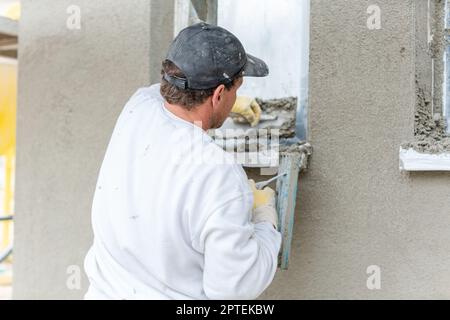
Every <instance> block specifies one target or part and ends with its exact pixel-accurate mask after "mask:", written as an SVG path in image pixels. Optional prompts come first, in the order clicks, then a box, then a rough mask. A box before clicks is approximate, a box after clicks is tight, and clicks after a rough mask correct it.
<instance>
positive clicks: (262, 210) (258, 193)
mask: <svg viewBox="0 0 450 320" xmlns="http://www.w3.org/2000/svg"><path fill="white" fill-rule="evenodd" d="M248 183H249V185H250V188H251V189H252V191H253V213H252V221H253V223H258V222H264V221H265V222H270V223H271V224H272V225H273V226H274V227H275V229H277V227H278V215H277V211H276V209H275V191H274V190H273V189H272V188H269V187H265V188H264V189H263V190H257V189H256V186H255V181H253V180H251V179H250V180H249V181H248Z"/></svg>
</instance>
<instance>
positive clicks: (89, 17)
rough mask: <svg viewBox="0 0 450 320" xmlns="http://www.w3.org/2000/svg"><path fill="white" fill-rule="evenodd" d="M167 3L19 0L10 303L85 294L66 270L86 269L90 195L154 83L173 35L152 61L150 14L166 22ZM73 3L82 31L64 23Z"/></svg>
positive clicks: (158, 43) (83, 286) (162, 36)
mask: <svg viewBox="0 0 450 320" xmlns="http://www.w3.org/2000/svg"><path fill="white" fill-rule="evenodd" d="M164 3H169V1H167V2H166V1H164V2H162V1H159V2H155V1H153V2H149V1H147V0H137V1H133V4H132V5H130V4H126V3H124V2H122V1H88V0H79V1H76V2H73V1H66V0H60V1H50V0H39V1H37V0H34V1H33V0H24V1H22V19H21V24H20V50H19V52H20V53H19V55H20V56H19V59H20V67H19V106H18V148H17V149H18V152H17V180H16V212H17V214H16V220H15V245H14V284H13V292H14V293H13V294H14V298H33V299H36V298H45V299H46V298H79V297H81V296H82V294H84V291H85V290H86V288H87V281H86V279H85V278H84V272H83V271H82V269H81V273H82V275H83V278H82V281H81V288H80V290H69V289H68V288H67V287H66V281H67V278H68V274H67V273H66V272H67V268H68V267H69V266H70V265H76V266H79V267H80V268H82V264H83V258H84V255H85V253H86V250H87V249H88V247H89V245H90V243H91V239H92V235H91V225H90V207H91V201H92V196H93V191H94V188H95V182H96V179H97V174H98V170H99V168H100V164H101V161H102V158H103V155H104V152H105V150H106V146H107V143H108V141H109V138H110V135H111V132H112V129H113V127H114V124H115V121H116V119H117V116H118V115H119V112H120V111H121V109H122V107H123V105H124V104H125V102H126V101H127V100H128V98H129V97H130V96H131V95H132V94H133V92H134V91H135V90H136V89H137V88H139V87H141V86H145V85H148V83H149V82H150V81H154V80H156V79H157V77H158V73H159V70H157V69H158V67H157V66H156V65H157V64H156V62H154V60H157V61H158V64H159V63H160V61H161V57H160V56H159V55H160V53H161V52H162V51H165V49H166V48H164V44H165V43H167V41H168V40H167V39H166V38H167V37H168V36H170V38H171V37H172V33H171V32H166V33H164V32H162V33H161V34H159V35H158V38H157V41H155V42H154V44H153V45H154V46H157V48H155V50H154V51H153V56H152V57H149V52H150V33H151V30H150V16H151V14H152V15H154V16H156V17H159V18H158V23H159V25H161V24H160V21H165V20H168V21H169V22H170V21H171V20H170V16H169V17H168V11H167V10H166V7H165V6H164V5H163V4H164ZM70 5H78V7H79V8H80V10H81V29H79V30H69V29H68V28H67V27H66V19H67V18H68V17H69V16H70V14H68V13H67V12H66V10H67V8H68V7H69V6H70ZM151 9H152V10H151ZM169 9H170V6H169ZM171 11H172V10H170V11H169V13H170V12H171ZM158 12H159V14H158ZM166 25H167V24H166ZM153 33H154V34H156V32H155V31H153ZM151 70H152V71H151Z"/></svg>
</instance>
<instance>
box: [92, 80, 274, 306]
mask: <svg viewBox="0 0 450 320" xmlns="http://www.w3.org/2000/svg"><path fill="white" fill-rule="evenodd" d="M252 203H253V194H252V191H251V190H250V188H249V186H248V182H247V177H246V174H245V172H244V170H243V169H242V167H241V166H240V165H238V164H236V162H235V161H234V159H233V158H232V156H231V155H230V154H227V153H226V152H224V151H223V150H222V149H221V148H220V147H218V146H217V145H216V144H215V143H214V141H213V140H212V139H211V138H210V137H209V136H208V135H207V134H206V133H205V132H204V131H203V130H202V129H201V128H200V127H198V126H195V125H193V124H192V123H189V122H187V121H185V120H183V119H181V118H179V117H177V116H175V115H174V114H173V113H171V112H170V111H169V110H167V109H166V108H165V106H164V102H163V98H162V97H161V95H160V93H159V85H153V86H151V87H148V88H142V89H139V90H138V91H137V92H136V93H135V94H134V95H133V96H132V97H131V99H130V100H129V101H128V103H127V104H126V105H125V107H124V109H123V111H122V113H121V115H120V116H119V119H118V120H117V123H116V127H115V129H114V132H113V134H112V137H111V140H110V142H109V145H108V149H107V151H106V154H105V158H104V160H103V164H102V167H101V169H100V174H99V177H98V181H97V186H96V190H95V195H94V200H93V204H92V226H93V231H94V243H93V245H92V247H91V248H90V250H89V252H88V254H87V256H86V258H85V263H84V267H85V271H86V273H87V276H88V278H89V281H90V287H89V290H88V292H87V293H86V295H85V298H86V299H254V298H256V297H258V296H259V295H260V294H261V293H262V292H263V291H264V290H265V289H266V288H267V286H268V285H269V284H270V283H271V281H272V279H273V277H274V274H275V271H276V268H277V254H278V251H279V249H280V244H281V236H280V234H279V232H277V231H276V230H275V229H274V228H273V226H272V225H271V224H269V223H267V222H262V223H258V224H253V223H252V222H251V221H250V220H251V210H252Z"/></svg>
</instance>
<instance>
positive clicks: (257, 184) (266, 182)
mask: <svg viewBox="0 0 450 320" xmlns="http://www.w3.org/2000/svg"><path fill="white" fill-rule="evenodd" d="M285 175H287V173H286V172H285V173H282V174H279V175H277V176H275V177H273V178H270V179H269V180H266V181H261V182H257V183H255V186H256V189H258V190H261V189H262V188H264V187H266V186H267V185H268V184H269V183H271V182H272V181H274V180H277V179H279V178H281V177H283V176H285Z"/></svg>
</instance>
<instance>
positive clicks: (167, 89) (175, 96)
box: [160, 60, 242, 110]
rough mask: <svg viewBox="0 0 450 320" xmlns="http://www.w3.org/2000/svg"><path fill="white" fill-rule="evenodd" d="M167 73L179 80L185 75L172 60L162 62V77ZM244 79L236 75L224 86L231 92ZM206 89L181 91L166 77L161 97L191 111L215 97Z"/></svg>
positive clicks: (212, 90) (212, 91)
mask: <svg viewBox="0 0 450 320" xmlns="http://www.w3.org/2000/svg"><path fill="white" fill-rule="evenodd" d="M164 73H167V74H168V75H171V76H176V77H179V78H184V77H185V75H184V74H183V72H182V71H181V70H180V69H179V68H178V67H177V66H176V65H175V64H174V63H173V62H172V61H170V60H164V61H163V62H162V70H161V75H164ZM240 77H242V74H241V73H239V74H238V75H236V76H235V77H234V78H233V79H232V81H231V82H229V83H224V86H225V88H226V89H227V90H230V89H231V88H232V87H233V86H234V85H235V84H236V81H237V80H238V79H239V78H240ZM215 89H216V88H212V89H206V90H197V89H184V90H183V89H180V88H178V87H176V86H175V85H173V84H171V83H169V82H168V81H167V80H166V79H164V77H162V78H161V89H160V92H161V95H162V96H163V98H164V99H165V100H166V101H167V102H168V103H170V104H176V105H180V106H183V107H185V108H186V109H187V110H191V109H193V108H194V107H196V106H198V105H201V104H202V103H203V102H205V101H206V99H208V98H209V97H210V96H212V95H213V93H214V90H215Z"/></svg>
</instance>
